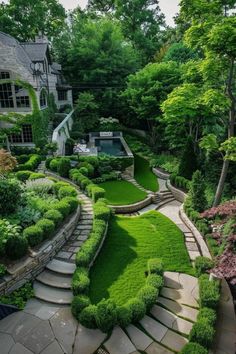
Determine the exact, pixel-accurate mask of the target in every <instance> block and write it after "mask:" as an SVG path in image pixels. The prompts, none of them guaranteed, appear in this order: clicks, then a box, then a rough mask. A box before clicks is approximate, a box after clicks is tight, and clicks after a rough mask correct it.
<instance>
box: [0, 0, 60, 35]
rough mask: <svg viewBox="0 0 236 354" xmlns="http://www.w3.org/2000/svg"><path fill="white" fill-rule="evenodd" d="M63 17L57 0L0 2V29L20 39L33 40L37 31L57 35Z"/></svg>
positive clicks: (11, 0) (12, 0)
mask: <svg viewBox="0 0 236 354" xmlns="http://www.w3.org/2000/svg"><path fill="white" fill-rule="evenodd" d="M65 18H66V14H65V9H64V8H63V6H62V5H61V4H59V2H58V0H10V1H9V3H1V4H0V31H3V32H6V33H8V34H10V35H12V36H13V37H15V38H17V39H18V40H20V41H28V40H33V39H34V38H35V36H36V35H37V34H38V33H39V31H41V32H42V33H43V34H45V35H47V36H48V37H49V38H51V37H53V36H57V35H58V34H59V33H60V31H61V29H62V27H63V26H64V22H65Z"/></svg>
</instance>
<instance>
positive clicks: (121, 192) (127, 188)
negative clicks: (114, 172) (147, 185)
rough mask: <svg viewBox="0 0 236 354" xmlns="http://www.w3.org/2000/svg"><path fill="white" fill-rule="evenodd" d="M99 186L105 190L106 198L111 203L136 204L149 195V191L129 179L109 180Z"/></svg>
mask: <svg viewBox="0 0 236 354" xmlns="http://www.w3.org/2000/svg"><path fill="white" fill-rule="evenodd" d="M99 186H100V187H101V188H103V189H104V190H105V198H106V199H107V201H108V203H109V204H111V205H128V204H134V203H136V202H139V201H141V200H143V199H145V198H146V196H147V193H145V192H143V191H141V190H140V189H138V188H137V187H135V186H134V185H133V184H132V183H130V182H127V181H108V182H104V183H100V184H99Z"/></svg>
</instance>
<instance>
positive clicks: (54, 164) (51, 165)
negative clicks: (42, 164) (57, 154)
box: [49, 159, 59, 172]
mask: <svg viewBox="0 0 236 354" xmlns="http://www.w3.org/2000/svg"><path fill="white" fill-rule="evenodd" d="M58 165H59V159H52V160H51V161H50V163H49V168H50V170H52V171H54V172H57V169H58Z"/></svg>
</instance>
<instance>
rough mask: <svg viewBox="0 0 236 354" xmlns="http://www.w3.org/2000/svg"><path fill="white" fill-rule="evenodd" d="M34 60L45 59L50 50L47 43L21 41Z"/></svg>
mask: <svg viewBox="0 0 236 354" xmlns="http://www.w3.org/2000/svg"><path fill="white" fill-rule="evenodd" d="M21 46H22V47H23V48H24V50H25V51H26V53H27V54H28V55H29V57H30V59H31V60H32V61H34V62H35V61H43V60H44V58H45V56H46V55H47V51H48V44H47V43H34V42H32V43H31V42H29V43H21Z"/></svg>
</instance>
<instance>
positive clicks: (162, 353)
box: [146, 342, 173, 354]
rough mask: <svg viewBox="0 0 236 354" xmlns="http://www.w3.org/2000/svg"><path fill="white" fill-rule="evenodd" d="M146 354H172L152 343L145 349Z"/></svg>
mask: <svg viewBox="0 0 236 354" xmlns="http://www.w3.org/2000/svg"><path fill="white" fill-rule="evenodd" d="M146 353H147V354H173V352H171V351H170V350H168V349H166V348H164V347H162V345H160V344H158V343H156V342H154V343H152V344H151V345H150V347H148V348H147V349H146Z"/></svg>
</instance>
